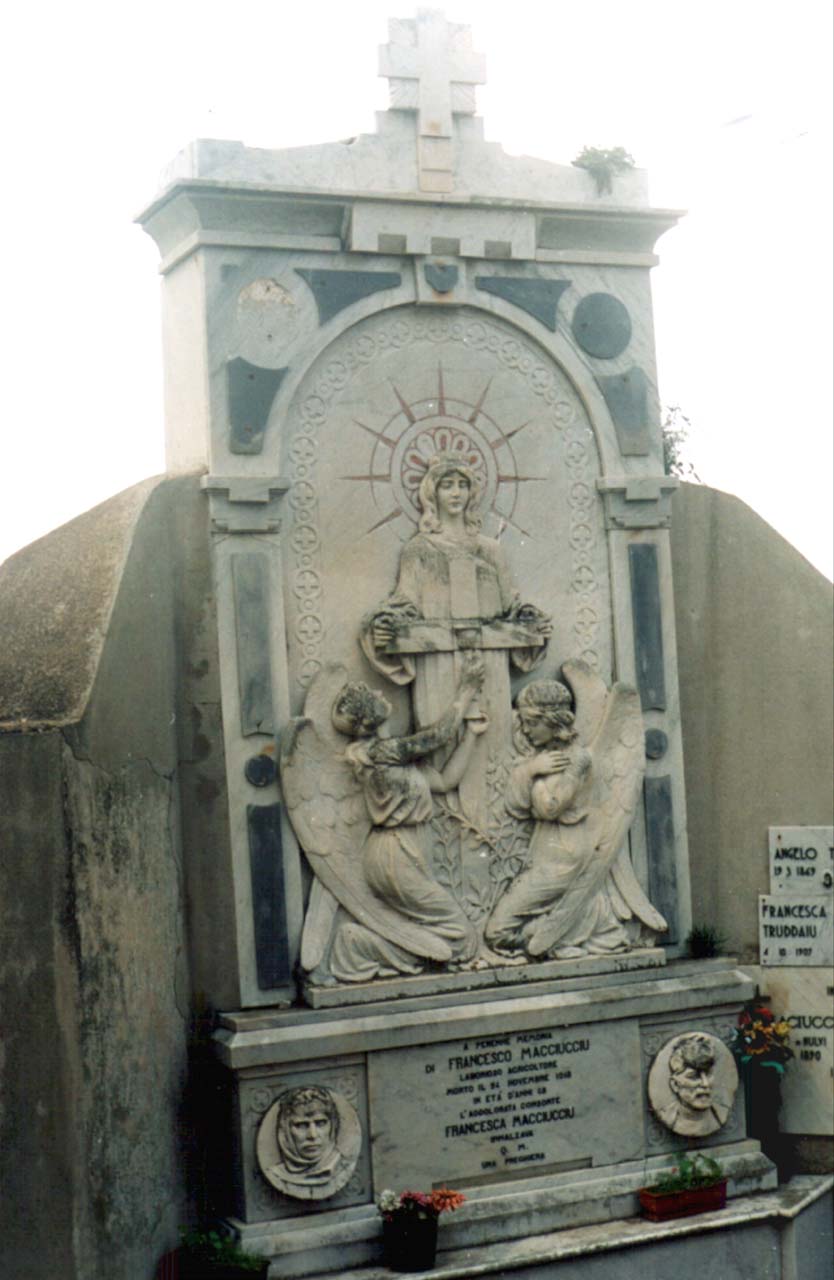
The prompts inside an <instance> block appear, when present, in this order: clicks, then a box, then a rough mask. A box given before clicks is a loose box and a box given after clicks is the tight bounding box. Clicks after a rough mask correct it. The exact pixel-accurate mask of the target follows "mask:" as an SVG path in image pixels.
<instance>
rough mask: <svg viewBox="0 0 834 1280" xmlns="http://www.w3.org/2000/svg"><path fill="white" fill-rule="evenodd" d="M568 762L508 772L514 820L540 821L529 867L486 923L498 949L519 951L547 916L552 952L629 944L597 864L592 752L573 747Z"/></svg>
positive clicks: (590, 950)
mask: <svg viewBox="0 0 834 1280" xmlns="http://www.w3.org/2000/svg"><path fill="white" fill-rule="evenodd" d="M569 757H570V758H569V763H568V767H567V769H565V771H564V772H563V773H554V774H549V775H545V776H537V777H535V778H531V777H530V773H529V770H528V767H527V762H526V761H523V762H522V763H521V764H519V765H517V766H516V767H515V768H514V769H513V771H512V773H511V774H510V779H509V783H508V785H507V795H506V804H507V809H508V810H509V812H510V813H511V814H513V816H514V817H517V818H529V817H531V816H532V817H534V818H536V819H537V821H536V826H535V829H534V831H533V837H532V839H531V841H530V864H529V866H528V868H527V870H526V871H523V872H522V873H521V875H520V876H519V877H518V878H517V879H516V880H515V881H514V882H513V884H512V885H511V886H510V888H509V889H508V890H507V892H506V893H505V894H504V896H503V897H502V898H499V900H498V902H497V903H496V905H495V907H494V909H493V911H492V914H491V915H490V918H489V920H488V921H487V925H486V930H485V940H486V942H487V943H488V944H489V946H491V947H495V948H497V949H498V950H499V951H513V952H516V951H521V950H524V949H525V942H526V940H527V939H528V938H529V936H530V934H531V932H532V930H533V929H534V928H535V926H536V924H537V923H538V921H539V919H540V918H541V917H542V916H544V915H546V916H548V919H549V920H550V921H552V923H553V925H554V927H555V941H554V945H553V946H552V947H551V949H550V953H549V954H551V955H553V954H556V955H557V956H558V953H559V952H560V951H562V950H568V951H570V952H571V953H573V954H578V953H580V952H581V953H583V954H584V953H590V954H604V953H606V952H610V951H618V950H621V949H624V948H625V947H627V945H628V934H627V933H626V930H625V929H624V927H623V925H622V923H621V921H620V920H619V919H618V918H617V914H616V913H615V910H614V906H613V903H612V899H611V894H610V892H609V887H608V876H607V874H605V873H603V874H600V873H599V870H598V867H597V865H595V864H596V863H597V848H598V844H599V839H600V835H601V832H600V829H599V819H598V817H597V806H596V805H595V803H594V775H593V768H594V766H593V761H592V757H591V753H590V752H589V751H588V750H587V749H586V748H585V747H581V746H580V745H579V744H578V743H574V744H573V745H572V746H571V747H570V748H569ZM601 881H602V883H600V882H601Z"/></svg>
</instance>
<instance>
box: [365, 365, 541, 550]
mask: <svg viewBox="0 0 834 1280" xmlns="http://www.w3.org/2000/svg"><path fill="white" fill-rule="evenodd" d="M390 385H391V393H392V410H393V412H392V414H391V417H390V418H388V420H387V421H386V422H384V423H383V424H382V425H381V426H379V427H377V426H374V425H373V424H372V423H371V422H369V421H361V420H360V419H359V418H354V420H353V421H354V425H355V426H356V427H358V428H360V429H361V430H362V431H363V432H364V433H365V434H366V436H368V437H370V441H371V454H370V459H369V463H368V470H367V472H366V473H364V474H362V475H352V476H344V477H343V479H345V480H353V481H362V482H364V483H365V484H367V485H369V486H370V490H371V495H372V497H373V501H374V504H375V506H376V508H377V510H378V511H380V512H382V515H381V516H380V518H379V519H378V520H376V521H374V522H373V523H372V524H371V525H369V527H368V529H367V532H368V533H372V532H373V531H374V530H375V529H379V528H381V527H382V526H383V525H388V524H393V523H394V522H395V521H399V528H397V533H398V535H399V536H400V537H401V538H402V539H403V540H405V539H406V538H408V537H410V536H411V534H412V533H413V531H414V525H416V524H417V521H418V520H419V518H420V508H419V507H418V505H417V491H418V489H419V487H420V481H421V480H422V479H423V476H424V475H425V473H426V469H427V467H428V465H429V462H430V460H431V459H432V458H433V457H434V455H435V454H438V453H452V454H459V455H460V459H461V462H463V463H465V464H466V466H468V467H470V468H471V470H472V471H474V473H475V475H476V476H477V478H478V481H479V483H480V484H481V486H482V488H483V493H484V498H483V511H484V514H485V515H493V516H495V518H496V519H497V522H498V529H497V533H498V536H499V537H500V535H501V533H502V532H503V530H504V529H505V528H506V527H507V525H511V526H512V527H513V528H514V529H517V530H518V531H519V533H522V534H524V535H525V536H529V534H527V531H526V530H525V529H522V527H521V525H519V524H518V523H517V522H516V520H515V518H514V517H515V512H516V506H517V503H518V492H519V488H518V487H519V485H520V484H523V483H525V482H529V481H535V480H544V478H545V477H544V476H522V475H519V474H518V467H517V465H516V459H515V454H514V453H513V448H512V445H511V443H510V441H511V440H512V438H513V437H514V436H517V435H518V434H519V432H521V431H523V430H524V428H525V427H528V426H529V425H530V421H529V420H528V421H527V422H522V423H520V424H518V425H516V426H513V427H511V428H509V429H507V430H505V429H503V428H502V427H500V426H499V425H498V423H497V422H496V421H495V419H494V418H493V417H491V416H490V414H488V413H487V411H486V410H485V408H484V403H485V401H486V399H487V396H488V394H489V390H490V385H491V379H490V380H488V381H487V383H486V385H485V386H484V388H483V390H482V391H481V394H480V395H479V396H478V399H477V400H476V401H475V402H474V403H472V402H471V401H468V400H464V399H463V398H462V397H460V396H457V395H454V394H453V393H452V392H451V391H449V390H447V388H446V385H445V381H444V375H443V368H442V366H438V370H437V389H436V391H435V392H434V393H433V394H431V395H428V396H424V397H420V398H419V399H416V400H412V401H408V400H407V399H406V397H405V396H404V395H403V394H402V392H401V391H400V389H399V388H398V387H397V386H396V384H395V383H394V382H391V384H390Z"/></svg>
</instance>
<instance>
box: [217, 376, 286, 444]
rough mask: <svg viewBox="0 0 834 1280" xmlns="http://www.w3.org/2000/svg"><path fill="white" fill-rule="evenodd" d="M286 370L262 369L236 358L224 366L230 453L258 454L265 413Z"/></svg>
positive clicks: (267, 412) (262, 436) (265, 422)
mask: <svg viewBox="0 0 834 1280" xmlns="http://www.w3.org/2000/svg"><path fill="white" fill-rule="evenodd" d="M286 374H287V370H286V369H263V368H261V366H260V365H257V364H250V363H249V361H248V360H244V359H243V357H242V356H236V357H235V358H234V360H229V361H228V362H227V364H226V386H227V391H228V399H229V449H230V450H231V452H232V453H260V452H261V450H262V449H263V443H264V432H265V430H266V424H267V422H268V420H269V411H270V409H271V408H272V402H273V400H274V399H275V396H276V393H277V391H278V388H279V387H280V386H281V383H282V382H283V381H284V378H285V376H286Z"/></svg>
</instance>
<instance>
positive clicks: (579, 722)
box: [562, 658, 608, 746]
mask: <svg viewBox="0 0 834 1280" xmlns="http://www.w3.org/2000/svg"><path fill="white" fill-rule="evenodd" d="M562 679H563V680H564V682H565V684H566V685H567V686H568V688H569V689H570V691H571V693H572V694H573V702H574V707H575V708H576V721H575V728H576V732H577V733H578V735H579V741H580V742H581V743H582V745H583V746H587V745H588V744H589V743H590V742H593V740H594V738H595V737H596V736H597V734H598V733H599V730H600V726H601V725H602V717H603V716H604V715H605V707H606V703H607V701H608V685H607V684H606V683H605V681H604V680H603V678H602V676H600V675H599V674H598V673H597V672H596V671H594V669H593V667H591V666H589V665H588V663H587V662H583V661H582V659H581V658H569V659H568V661H567V662H563V663H562Z"/></svg>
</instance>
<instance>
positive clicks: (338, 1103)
mask: <svg viewBox="0 0 834 1280" xmlns="http://www.w3.org/2000/svg"><path fill="white" fill-rule="evenodd" d="M361 1141H362V1131H361V1126H360V1124H359V1117H358V1116H357V1114H356V1111H355V1110H354V1108H353V1107H352V1106H351V1104H350V1103H349V1102H348V1100H347V1098H344V1097H343V1096H342V1095H341V1094H340V1093H336V1092H335V1091H334V1090H333V1089H328V1088H325V1087H323V1086H320V1085H306V1086H301V1087H299V1088H296V1089H288V1090H287V1092H286V1093H283V1094H282V1095H281V1097H280V1098H278V1099H277V1101H276V1102H274V1103H273V1104H272V1106H271V1107H270V1108H269V1110H268V1111H267V1112H266V1114H265V1116H264V1118H263V1120H262V1121H261V1124H260V1128H259V1129H258V1136H257V1140H256V1151H257V1158H258V1165H259V1167H260V1170H261V1173H262V1174H263V1175H264V1177H265V1178H266V1180H267V1182H269V1183H271V1185H272V1186H273V1187H275V1189H276V1190H277V1191H281V1192H283V1194H284V1195H286V1196H292V1197H293V1199H296V1200H326V1199H327V1198H328V1197H329V1196H333V1195H335V1194H336V1192H337V1191H341V1189H342V1187H344V1186H345V1184H346V1183H347V1182H348V1181H349V1180H350V1177H351V1174H352V1173H353V1171H354V1169H355V1168H356V1162H357V1160H358V1159H359V1150H360V1146H361Z"/></svg>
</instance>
